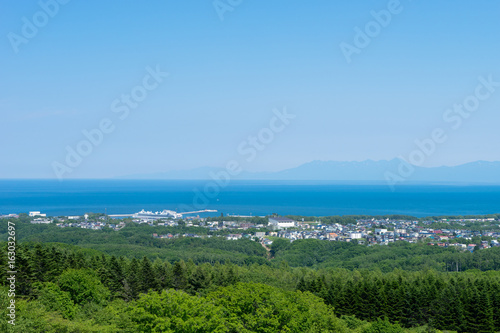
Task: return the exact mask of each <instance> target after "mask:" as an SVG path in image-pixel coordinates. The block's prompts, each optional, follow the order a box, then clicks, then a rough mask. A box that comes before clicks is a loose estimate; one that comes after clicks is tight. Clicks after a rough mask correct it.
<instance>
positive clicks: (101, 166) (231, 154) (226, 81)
mask: <svg viewBox="0 0 500 333" xmlns="http://www.w3.org/2000/svg"><path fill="white" fill-rule="evenodd" d="M53 1H55V0H53ZM391 2H392V0H391V1H363V2H362V1H347V0H343V1H340V0H339V1H330V0H314V1H285V0H275V1H262V0H261V1H249V0H243V1H240V3H239V4H238V1H236V0H233V1H227V0H220V2H219V4H220V3H222V4H223V5H225V6H230V7H231V9H232V10H231V11H229V10H228V11H225V12H224V13H223V20H221V19H220V17H219V14H218V12H217V11H216V9H215V8H214V5H213V2H212V1H209V0H207V1H199V0H198V1H187V0H186V1H179V0H178V1H173V0H162V1H147V2H139V1H120V2H102V1H76V0H72V1H69V2H68V3H66V4H59V5H58V6H59V8H58V9H57V10H55V7H54V6H53V2H52V1H42V3H49V4H50V3H52V7H50V6H49V8H51V9H52V10H53V13H52V14H53V17H50V16H48V15H46V14H43V13H42V14H39V12H40V11H42V10H43V9H42V7H41V5H40V3H39V2H37V1H13V0H8V1H3V2H1V3H0V36H1V38H2V39H1V42H0V77H1V78H2V79H1V80H0V114H1V119H2V140H1V141H0V156H1V158H2V162H1V163H0V178H55V177H56V174H55V171H54V163H55V162H57V163H60V164H58V165H59V166H61V165H64V166H66V167H68V168H70V169H71V172H67V173H65V175H64V176H65V177H68V178H102V177H115V176H120V175H127V174H136V173H154V172H161V171H168V170H179V169H190V168H196V167H201V166H224V165H226V163H227V162H228V161H230V160H237V161H241V164H242V166H243V168H244V169H246V170H249V171H274V170H281V169H285V168H289V167H294V166H298V165H300V164H302V163H306V162H309V161H312V160H337V161H351V160H356V161H362V160H366V159H374V160H381V159H392V158H395V157H398V156H407V155H408V154H409V153H410V152H412V151H413V150H414V149H416V148H415V147H416V146H415V143H414V141H415V140H417V139H418V140H423V139H425V138H428V137H430V135H431V132H432V131H433V130H434V129H435V128H442V129H444V131H445V132H446V135H447V138H448V139H447V140H446V142H444V143H442V144H439V145H438V146H437V148H436V151H435V153H433V154H431V155H430V156H428V158H426V161H425V164H424V166H436V165H456V164H461V163H465V162H469V161H475V160H490V161H493V160H500V150H499V149H498V142H500V131H498V124H499V123H500V87H497V88H496V90H495V91H494V92H492V93H491V94H490V96H489V97H488V98H487V99H485V100H484V101H483V100H482V101H481V103H480V105H479V107H478V108H477V110H476V111H475V112H473V113H472V114H471V115H470V117H468V118H467V119H463V122H462V123H461V125H460V127H459V128H458V129H452V128H451V126H450V123H447V122H445V121H444V120H443V114H444V113H445V111H446V110H447V109H448V108H450V107H452V106H453V105H454V104H455V103H462V102H463V101H464V99H466V98H467V97H468V96H470V95H471V94H473V93H474V91H475V88H476V87H477V86H478V84H479V82H480V81H478V77H480V76H482V77H484V78H488V76H492V78H493V80H494V81H500V66H499V65H500V46H499V44H498V38H497V36H498V33H499V32H500V20H498V13H499V12H500V2H498V1H493V0H491V1H482V2H480V3H478V2H474V1H454V2H450V1H409V0H401V1H400V2H399V5H398V6H397V8H398V13H393V14H391V20H390V23H389V24H387V25H386V26H385V27H382V26H381V25H380V24H379V27H380V29H379V31H376V32H374V33H373V35H374V36H373V37H371V38H370V39H371V41H370V43H369V44H368V45H367V46H366V47H364V48H358V49H359V53H356V54H352V57H351V61H350V63H348V62H347V61H346V57H345V56H344V54H343V52H342V50H341V47H340V45H341V43H347V44H350V45H355V44H354V38H355V34H356V32H355V28H356V27H359V28H360V29H361V30H362V31H364V29H365V28H366V25H367V24H369V23H370V22H371V21H374V17H373V16H372V14H371V12H372V11H375V12H380V11H381V10H385V11H387V10H388V8H389V6H391ZM229 3H233V4H234V6H232V5H230V4H229ZM226 8H229V7H226ZM44 15H45V18H47V19H46V21H43V20H44ZM23 18H26V20H27V21H28V22H29V24H34V21H35V20H39V21H37V22H38V24H39V26H40V27H38V28H37V29H38V31H37V32H36V33H35V34H33V33H32V35H34V36H32V35H29V34H28V35H26V31H27V30H26V27H25V28H24V33H25V34H24V35H23V25H25V24H26V23H25V22H26V20H24V21H23ZM40 20H41V21H40ZM35 28H36V26H35ZM28 30H29V29H28ZM28 32H29V31H28ZM25 35H26V36H27V37H26V36H25ZM13 36H16V37H15V38H17V39H15V38H14V37H13ZM13 38H14V40H15V41H16V42H12V41H13ZM19 38H21V39H22V38H25V39H23V42H19V40H20V39H19ZM16 43H17V44H16ZM16 49H17V52H15V51H16ZM147 68H149V70H154V69H156V68H159V69H160V70H161V71H164V72H168V73H169V75H168V77H166V78H163V79H162V82H160V83H159V84H158V85H157V87H156V88H155V89H152V90H151V91H147V96H146V97H145V98H144V100H142V101H141V102H140V103H138V106H137V107H136V108H135V109H131V110H130V113H129V114H128V116H127V117H125V119H120V118H119V117H118V114H117V113H115V112H113V111H112V108H111V104H112V103H113V101H115V100H116V99H117V98H118V99H119V98H121V96H122V95H123V94H130V93H131V91H132V90H133V89H134V88H136V87H137V86H141V85H142V82H143V79H144V78H145V76H146V75H148V70H147ZM151 82H152V81H151ZM285 107H286V110H287V112H288V113H291V114H293V115H294V116H295V118H293V119H292V120H291V121H290V122H289V124H287V125H286V126H285V128H284V129H283V130H282V131H280V132H279V133H278V132H276V133H274V135H273V139H272V140H270V142H267V141H266V144H265V145H263V146H264V148H263V149H262V150H259V151H258V154H257V155H256V157H255V158H254V159H253V160H252V161H247V160H246V159H245V156H243V155H242V154H241V153H240V152H239V151H238V147H239V146H240V145H242V144H243V145H244V144H245V142H247V140H248V137H249V136H256V135H258V134H259V133H261V131H262V130H263V129H266V128H268V127H269V124H270V121H271V120H272V118H273V117H274V116H275V114H274V113H273V109H279V110H283V108H285ZM103 119H109V120H110V121H111V122H112V126H113V131H112V132H111V133H108V134H103V138H102V140H101V141H100V143H99V144H98V145H96V146H93V147H92V151H91V153H89V154H88V155H86V156H83V157H82V158H81V161H79V163H77V165H76V166H73V167H70V166H68V165H67V163H66V162H65V160H66V157H67V155H68V151H67V147H70V148H71V149H74V150H75V151H76V149H77V148H76V147H77V146H78V144H79V143H80V142H82V140H86V137H85V136H84V134H82V131H84V130H87V131H91V130H93V129H95V128H98V127H99V124H100V123H101V121H102V120H103Z"/></svg>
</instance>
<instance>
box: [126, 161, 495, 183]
mask: <svg viewBox="0 0 500 333" xmlns="http://www.w3.org/2000/svg"><path fill="white" fill-rule="evenodd" d="M221 170H224V169H222V168H212V167H202V168H197V169H192V170H179V171H168V172H163V173H153V174H137V175H130V176H125V177H120V178H121V179H172V180H199V179H211V176H210V175H211V173H217V172H220V171H221ZM386 177H396V179H400V180H404V181H407V182H432V183H496V184H500V162H487V161H476V162H471V163H466V164H462V165H458V166H452V167H450V166H441V167H431V168H424V167H417V166H410V167H409V165H408V164H407V163H405V162H404V161H402V160H400V159H393V160H390V161H385V160H382V161H372V160H366V161H363V162H337V161H313V162H309V163H305V164H302V165H300V166H298V167H296V168H291V169H286V170H282V171H278V172H246V171H244V172H241V173H240V174H238V175H237V176H236V177H232V179H241V180H328V181H339V182H364V181H366V182H386ZM398 177H401V178H398ZM401 183H402V181H401Z"/></svg>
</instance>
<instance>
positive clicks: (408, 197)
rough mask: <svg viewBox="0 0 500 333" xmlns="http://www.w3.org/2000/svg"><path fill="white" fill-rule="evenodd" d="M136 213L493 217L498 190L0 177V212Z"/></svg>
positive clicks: (498, 201) (499, 202)
mask: <svg viewBox="0 0 500 333" xmlns="http://www.w3.org/2000/svg"><path fill="white" fill-rule="evenodd" d="M141 209H145V210H152V211H158V210H163V209H170V210H176V211H180V212H186V211H197V210H204V209H214V210H217V213H203V214H200V215H201V216H209V215H211V216H216V215H220V213H224V215H226V214H238V215H267V214H271V213H278V214H282V215H286V214H294V215H310V216H311V215H313V216H325V215H348V214H367V215H381V214H407V215H413V216H418V217H422V216H430V215H466V214H491V213H500V186H478V185H470V186H452V185H405V186H398V187H396V190H395V191H391V189H390V188H389V187H388V186H387V185H383V184H379V185H356V184H338V183H337V184H335V183H320V182H291V181H290V182H287V181H232V182H231V183H230V184H228V185H226V186H218V185H216V184H215V183H213V182H208V181H200V180H198V181H153V180H65V181H62V182H59V181H57V180H0V214H9V213H27V212H28V211H33V210H36V211H41V212H42V213H47V214H48V215H50V216H58V215H81V214H83V213H88V212H94V213H104V212H107V213H108V214H129V213H135V212H138V211H140V210H141Z"/></svg>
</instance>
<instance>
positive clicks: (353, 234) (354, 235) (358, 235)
mask: <svg viewBox="0 0 500 333" xmlns="http://www.w3.org/2000/svg"><path fill="white" fill-rule="evenodd" d="M349 238H351V239H360V238H363V234H361V233H360V232H351V233H350V234H349Z"/></svg>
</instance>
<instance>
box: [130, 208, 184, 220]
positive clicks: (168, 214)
mask: <svg viewBox="0 0 500 333" xmlns="http://www.w3.org/2000/svg"><path fill="white" fill-rule="evenodd" d="M133 217H134V218H150V219H151V218H152V219H164V218H173V219H180V218H182V214H179V213H177V212H174V211H173V210H166V209H165V210H163V211H161V212H152V211H145V210H144V209H143V210H141V211H140V212H138V213H135V214H134V215H133Z"/></svg>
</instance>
